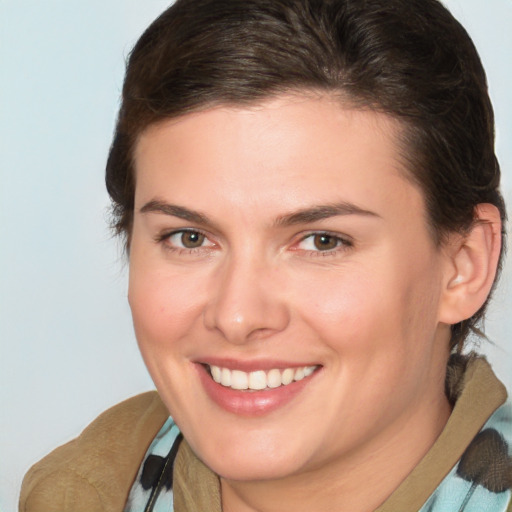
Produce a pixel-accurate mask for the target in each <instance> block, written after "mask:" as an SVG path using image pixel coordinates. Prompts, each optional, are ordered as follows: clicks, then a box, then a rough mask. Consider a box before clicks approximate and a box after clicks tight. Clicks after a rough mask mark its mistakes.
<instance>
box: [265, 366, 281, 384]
mask: <svg viewBox="0 0 512 512" xmlns="http://www.w3.org/2000/svg"><path fill="white" fill-rule="evenodd" d="M281 384H282V382H281V372H280V371H279V370H278V369H277V368H274V369H273V370H270V371H269V372H268V374H267V386H268V387H269V388H278V387H279V386H280V385H281Z"/></svg>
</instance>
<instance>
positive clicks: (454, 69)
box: [106, 0, 506, 348]
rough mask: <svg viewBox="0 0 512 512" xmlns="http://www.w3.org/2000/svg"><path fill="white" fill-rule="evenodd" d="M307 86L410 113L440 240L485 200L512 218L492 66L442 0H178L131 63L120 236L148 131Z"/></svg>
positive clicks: (412, 144)
mask: <svg viewBox="0 0 512 512" xmlns="http://www.w3.org/2000/svg"><path fill="white" fill-rule="evenodd" d="M296 90H299V91H300V90H319V91H326V92H329V93H332V94H338V95H340V96H342V97H344V98H348V99H349V100H350V101H351V102H352V103H355V104H356V105H359V106H360V107H361V108H363V107H364V108H371V109H374V110H378V111H381V112H385V113H387V114H389V115H391V116H393V117H394V118H396V119H399V120H400V121H401V123H402V126H403V127H404V128H405V130H404V133H405V135H404V140H403V141H402V143H403V147H404V150H403V153H404V155H403V156H404V157H405V159H406V162H407V168H408V170H409V174H410V177H411V179H412V180H413V181H414V182H416V184H417V185H418V186H419V187H420V188H421V190H422V191H423V194H424V197H425V200H426V206H427V212H428V217H429V224H430V227H431V230H432V233H433V237H434V239H435V240H436V242H437V243H440V242H441V241H442V239H443V235H444V234H446V233H448V232H453V231H456V232H462V233H463V232H464V231H466V230H467V229H469V228H470V227H471V225H472V224H473V222H474V209H475V207H476V205H478V204H479V203H491V204H494V205H495V206H497V207H498V209H499V210H500V212H501V218H502V221H503V224H504V222H505V219H506V213H505V205H504V202H503V198H502V196H501V194H500V191H499V181H500V169H499V165H498V162H497V159H496V156H495V154H494V114H493V110H492V105H491V103H490V100H489V96H488V93H487V83H486V77H485V72H484V70H483V67H482V64H481V62H480V59H479V57H478V54H477V51H476V49H475V47H474V45H473V43H472V41H471V39H470V37H469V36H468V34H467V33H466V31H465V30H464V28H463V27H462V26H461V25H460V24H459V23H458V22H457V21H456V20H455V19H454V18H453V16H452V15H451V14H450V13H449V12H448V11H447V10H446V9H445V8H444V7H443V6H442V5H441V3H440V2H439V1H437V0H177V1H176V3H175V4H173V5H172V6H171V7H170V8H169V9H167V10H166V11H165V12H164V13H163V14H162V15H161V16H160V17H159V18H157V19H156V20H155V21H154V22H153V23H152V24H151V25H150V26H149V28H148V29H147V30H146V31H145V32H144V34H143V35H142V36H141V38H140V39H139V41H138V42H137V44H136V45H135V47H134V49H133V51H132V53H131V55H130V57H129V60H128V64H127V71H126V78H125V82H124V87H123V95H122V104H121V108H120V112H119V117H118V120H117V126H116V131H115V135H114V140H113V143H112V147H111V149H110V154H109V158H108V162H107V168H106V183H107V189H108V192H109V194H110V197H111V199H112V202H113V207H114V210H113V211H114V226H115V228H116V229H117V231H118V233H121V234H124V235H125V236H126V237H127V243H128V244H129V235H130V231H131V225H132V220H133V208H134V193H135V175H134V169H133V151H134V146H135V144H136V142H137V139H138V137H139V135H140V134H141V133H142V131H143V130H144V129H145V128H147V127H148V126H149V125H151V124H153V123H156V122H158V121H160V120H163V119H166V118H173V117H177V116H181V115H183V114H186V113H189V112H193V111H197V110H201V109H204V108H207V107H209V106H213V105H218V104H238V105H241V104H250V103H254V102H257V101H258V100H262V99H264V98H267V97H269V96H272V95H277V94H279V93H284V92H289V91H296ZM504 233H505V231H504V229H503V234H504ZM503 247H504V245H503ZM502 252H503V250H502ZM501 256H503V254H502V255H501ZM501 259H502V258H500V268H501ZM486 305H487V303H486V304H484V306H483V307H482V308H481V309H480V310H479V311H478V312H477V313H476V314H475V315H473V317H471V318H470V319H468V320H465V321H463V322H461V323H459V324H457V325H454V326H452V339H451V346H452V348H453V347H455V346H457V345H458V346H459V348H461V347H462V344H463V341H464V340H465V338H466V337H467V335H468V333H469V332H470V331H471V330H474V331H478V330H477V329H476V324H477V322H478V321H479V320H480V319H481V318H482V316H483V313H484V311H485V307H486Z"/></svg>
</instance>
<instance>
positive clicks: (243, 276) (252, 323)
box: [204, 255, 290, 345]
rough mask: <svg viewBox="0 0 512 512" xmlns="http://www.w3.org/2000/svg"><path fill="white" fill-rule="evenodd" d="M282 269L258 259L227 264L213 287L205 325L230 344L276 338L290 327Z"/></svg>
mask: <svg viewBox="0 0 512 512" xmlns="http://www.w3.org/2000/svg"><path fill="white" fill-rule="evenodd" d="M282 284H283V283H282V280H281V279H279V269H278V268H276V267H275V266H273V265H272V264H271V263H265V262H264V261H263V260H262V259H261V258H257V257H255V256H254V255H253V256H252V257H247V258H231V259H229V260H228V261H225V262H224V263H223V265H222V267H221V268H220V269H218V273H217V274H216V278H215V279H214V282H213V283H212V285H213V286H214V290H212V292H211V294H210V298H211V299H210V301H209V302H208V304H207V305H206V307H205V311H204V323H205V326H206V328H207V329H209V330H216V331H218V332H220V333H221V335H222V336H223V337H224V338H225V339H226V340H227V341H228V342H230V343H233V344H238V345H239V344H243V343H247V342H249V341H252V340H256V339H262V338H267V337H270V336H272V335H273V334H276V333H278V332H280V331H282V330H283V329H285V328H286V326H287V325H288V323H289V319H290V316H289V310H288V306H287V301H286V300H285V295H284V288H283V286H282Z"/></svg>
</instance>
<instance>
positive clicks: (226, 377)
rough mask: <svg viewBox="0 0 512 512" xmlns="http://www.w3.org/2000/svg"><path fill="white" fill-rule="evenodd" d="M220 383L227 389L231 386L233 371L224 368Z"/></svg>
mask: <svg viewBox="0 0 512 512" xmlns="http://www.w3.org/2000/svg"><path fill="white" fill-rule="evenodd" d="M220 383H221V384H222V385H223V386H226V387H229V386H231V371H230V370H228V369H227V368H222V370H221V379H220Z"/></svg>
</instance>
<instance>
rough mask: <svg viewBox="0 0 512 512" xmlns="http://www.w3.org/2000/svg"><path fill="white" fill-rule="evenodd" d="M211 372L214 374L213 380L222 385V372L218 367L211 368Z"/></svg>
mask: <svg viewBox="0 0 512 512" xmlns="http://www.w3.org/2000/svg"><path fill="white" fill-rule="evenodd" d="M210 371H211V372H212V377H213V380H214V381H215V382H217V383H220V381H221V375H222V370H221V369H220V368H219V367H218V366H210Z"/></svg>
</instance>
